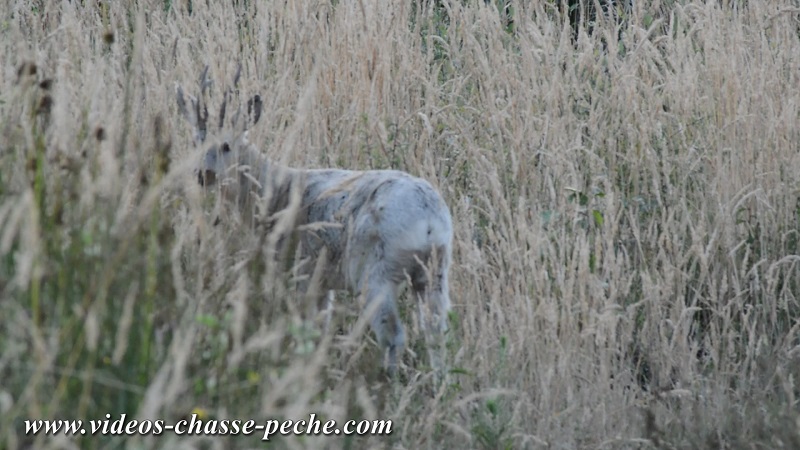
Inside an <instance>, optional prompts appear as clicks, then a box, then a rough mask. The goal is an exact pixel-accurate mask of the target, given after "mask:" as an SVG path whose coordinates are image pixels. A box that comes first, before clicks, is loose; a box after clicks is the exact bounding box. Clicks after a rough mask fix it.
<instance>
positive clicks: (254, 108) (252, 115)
mask: <svg viewBox="0 0 800 450" xmlns="http://www.w3.org/2000/svg"><path fill="white" fill-rule="evenodd" d="M263 107H264V102H262V101H261V96H260V95H258V94H256V95H254V96H252V97H251V98H250V100H248V101H247V115H248V119H250V120H252V121H253V122H252V123H253V124H255V123H257V122H258V119H260V118H261V109H262V108H263Z"/></svg>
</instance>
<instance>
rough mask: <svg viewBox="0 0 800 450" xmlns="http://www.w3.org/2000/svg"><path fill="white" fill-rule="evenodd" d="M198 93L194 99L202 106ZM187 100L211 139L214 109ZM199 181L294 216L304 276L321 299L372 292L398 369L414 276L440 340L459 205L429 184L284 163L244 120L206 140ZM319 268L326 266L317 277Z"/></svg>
mask: <svg viewBox="0 0 800 450" xmlns="http://www.w3.org/2000/svg"><path fill="white" fill-rule="evenodd" d="M191 100H192V104H193V106H194V105H196V104H198V103H197V100H195V99H194V98H192V99H191ZM178 105H179V109H180V111H181V112H182V114H183V115H184V116H185V117H186V118H187V119H188V120H189V122H190V123H191V124H192V125H193V126H194V127H195V129H196V133H195V136H196V137H197V138H199V137H200V136H203V137H202V139H197V140H198V141H199V142H198V144H199V143H200V142H203V141H205V133H204V132H205V119H206V118H207V114H206V116H205V117H203V115H202V113H195V112H194V111H199V110H200V108H198V107H194V109H193V110H190V109H188V108H186V106H185V101H184V100H183V92H182V90H181V89H180V88H178ZM248 106H250V109H251V111H249V112H250V116H251V117H254V118H255V119H254V121H257V120H258V117H260V107H261V101H260V98H258V99H256V98H254V99H251V100H250V102H248ZM253 109H255V110H253ZM237 115H238V114H237ZM198 118H202V119H203V121H202V123H200V122H201V121H200V120H199V119H198ZM200 129H202V130H203V131H204V132H203V133H200V132H199V131H198V130H200ZM199 180H200V182H201V183H202V184H205V185H209V186H210V185H215V184H216V185H218V186H220V188H221V189H222V191H223V194H224V196H225V197H227V199H228V200H230V201H232V202H233V203H235V204H237V205H238V207H239V208H242V209H243V210H250V211H252V210H253V209H255V208H258V207H260V208H259V209H260V210H261V215H262V216H263V217H267V218H271V219H274V220H276V221H277V220H279V219H276V218H278V217H284V218H286V217H287V216H285V214H290V216H289V218H288V222H285V223H288V224H289V226H288V227H286V228H288V231H289V233H291V234H295V235H296V237H297V245H298V247H297V250H298V251H299V252H300V254H301V258H304V259H305V260H306V261H307V263H306V264H305V265H304V266H303V267H305V269H304V272H305V273H304V274H303V275H305V276H306V279H308V280H309V282H307V283H306V285H305V287H304V289H305V290H306V291H313V292H310V293H309V295H312V296H314V297H316V298H317V300H318V301H319V302H322V301H323V300H324V298H326V294H327V298H330V297H331V296H330V295H329V292H328V291H331V290H341V289H347V290H350V291H351V292H353V293H357V294H361V295H363V296H364V299H365V311H368V312H369V313H370V314H371V317H370V318H369V323H370V325H371V329H372V330H373V332H374V333H375V335H376V337H377V340H378V342H379V344H380V345H381V348H382V349H383V350H384V352H385V355H386V356H387V358H388V362H387V363H386V368H387V369H388V371H389V372H390V373H391V374H394V373H395V371H396V368H397V363H398V359H399V357H400V355H401V354H402V351H403V348H404V345H405V331H404V328H403V324H402V323H401V321H400V318H399V316H398V309H397V297H398V290H399V288H400V285H401V284H402V283H403V282H404V281H409V282H410V287H411V290H412V292H413V293H414V294H415V296H416V297H417V298H418V299H420V300H422V301H421V306H427V308H423V309H428V311H427V312H426V311H421V313H422V314H421V316H422V317H424V318H425V319H423V328H424V329H425V330H426V337H428V338H429V339H428V341H429V344H433V343H434V342H431V340H432V339H431V338H435V341H436V343H438V344H441V341H442V339H441V337H442V336H443V333H444V332H445V331H446V330H447V312H448V310H449V309H450V299H449V289H448V271H449V267H450V262H451V253H452V250H451V249H452V238H453V231H452V219H451V216H450V211H449V209H448V207H447V205H446V204H445V202H444V200H443V199H442V196H441V195H440V194H439V192H438V191H437V190H436V189H435V188H434V187H433V186H432V185H431V184H430V183H428V182H427V181H425V180H423V179H420V178H417V177H414V176H411V175H409V174H407V173H405V172H401V171H396V170H370V171H351V170H338V169H308V170H306V169H295V168H289V167H283V166H280V165H278V164H275V163H273V162H272V161H270V160H269V159H267V158H266V157H265V156H264V155H263V154H262V153H261V152H260V151H259V150H258V149H256V148H255V147H254V146H253V145H251V144H250V143H249V142H248V141H247V135H246V132H245V131H244V129H241V130H240V131H239V132H238V133H236V132H235V126H234V132H233V133H228V135H227V137H223V138H222V139H219V140H217V141H216V143H215V144H212V145H210V146H208V147H207V149H206V151H205V155H204V159H203V161H202V168H201V170H200V173H199ZM275 228H276V231H278V232H280V231H281V230H279V229H277V228H278V227H277V226H275ZM318 268H321V270H322V271H321V272H319V273H317V275H316V277H314V272H315V270H317V269H318ZM315 280H316V281H317V282H316V283H315V282H314V281H315ZM315 284H316V285H315ZM429 347H432V345H429ZM429 350H430V351H431V354H430V357H431V359H432V360H431V363H432V365H433V366H434V367H438V366H440V365H441V361H440V360H439V355H438V354H437V353H435V351H434V349H432V348H429ZM439 350H441V349H439Z"/></svg>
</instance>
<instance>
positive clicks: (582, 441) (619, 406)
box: [0, 0, 800, 449]
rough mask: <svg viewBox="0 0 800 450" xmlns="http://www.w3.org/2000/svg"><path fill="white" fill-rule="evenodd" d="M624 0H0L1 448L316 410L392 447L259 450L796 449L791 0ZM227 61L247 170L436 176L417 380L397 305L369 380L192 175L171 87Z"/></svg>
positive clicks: (797, 111)
mask: <svg viewBox="0 0 800 450" xmlns="http://www.w3.org/2000/svg"><path fill="white" fill-rule="evenodd" d="M554 3H555V5H554ZM633 3H635V5H634V8H633V9H631V10H627V11H626V10H620V15H621V16H620V20H619V21H614V20H608V19H603V18H602V17H600V18H597V20H596V21H595V23H594V24H593V32H592V34H588V33H587V28H586V27H581V31H580V32H578V33H577V34H574V33H573V29H572V28H571V27H570V24H569V23H568V22H567V21H566V19H565V17H566V16H564V15H562V13H561V12H562V11H561V10H560V9H559V7H558V3H557V2H548V1H538V2H536V1H532V2H512V3H511V4H510V6H508V7H506V5H505V3H503V2H492V1H489V2H483V1H475V0H464V1H456V0H452V1H451V0H442V1H440V2H433V1H425V0H391V1H380V2H377V1H366V0H338V1H335V0H305V1H271V0H266V1H255V0H253V1H213V2H205V1H197V0H195V1H192V2H187V1H171V2H170V1H162V0H158V1H156V0H149V1H147V0H142V1H139V2H133V1H114V2H93V1H86V2H80V1H71V2H68V1H57V2H44V1H12V0H8V1H5V2H3V6H2V11H0V35H2V43H0V59H1V60H2V71H0V136H2V140H0V295H2V302H0V330H2V331H1V332H0V380H2V382H0V446H1V447H4V448H106V447H116V448H120V447H126V448H250V447H257V446H260V445H262V443H261V442H259V440H258V439H259V437H260V436H255V435H254V436H249V437H245V436H239V437H233V438H232V437H201V436H176V435H174V434H171V433H166V434H164V435H162V436H149V437H127V438H125V437H112V436H95V437H89V436H83V437H65V436H56V437H45V436H39V437H36V438H34V437H31V436H25V435H24V426H23V420H24V419H31V418H54V419H84V420H90V419H102V418H104V417H105V414H107V413H111V414H112V419H115V418H117V417H118V416H119V415H120V414H123V413H125V414H127V415H128V417H129V418H138V419H144V418H149V419H165V420H167V421H168V423H174V421H176V420H179V419H180V418H184V417H188V416H189V415H190V414H192V412H195V413H199V414H200V415H201V416H202V417H204V418H217V419H224V418H227V419H245V420H246V419H249V418H254V419H256V420H259V421H263V420H266V419H271V418H287V419H299V418H305V417H306V416H307V415H308V414H309V413H312V412H313V413H316V414H317V415H318V416H320V417H323V418H326V419H327V418H332V419H337V420H339V421H340V423H341V422H343V421H344V420H347V419H361V418H368V419H379V418H380V419H392V420H393V421H394V422H393V433H392V434H391V435H390V436H372V437H343V436H339V437H324V436H299V437H297V436H287V437H277V438H274V439H273V441H272V445H273V446H274V447H278V448H323V447H326V448H362V447H370V448H374V447H378V448H380V447H393V448H564V449H571V448H587V449H589V448H591V449H597V448H800V406H798V396H800V388H799V387H798V375H800V335H799V334H798V329H800V322H799V321H798V318H800V303H799V300H798V297H799V296H800V280H798V276H799V275H800V274H798V264H799V263H800V256H798V253H800V251H798V242H800V236H798V223H799V222H800V200H799V197H798V194H800V190H799V189H800V184H798V183H799V182H800V176H799V175H798V174H800V152H798V150H800V148H798V143H800V22H799V21H798V20H799V19H798V17H800V9H799V6H800V5H798V4H797V2H796V1H788V0H777V1H767V0H763V1H762V0H753V1H748V2H740V1H736V2H733V1H719V2H717V1H708V2H702V1H690V0H685V1H678V0H661V1H659V0H651V1H641V2H640V1H635V2H633ZM584 25H587V24H584ZM573 38H574V40H573ZM239 63H241V65H242V79H241V82H240V83H239V86H238V89H239V97H236V98H240V99H246V98H248V97H249V96H250V95H252V94H254V93H260V94H261V95H262V98H263V100H264V102H265V105H264V116H263V117H262V118H261V120H260V122H259V123H258V124H257V125H256V126H255V127H254V128H253V129H252V130H251V141H253V142H256V143H258V144H259V145H260V148H262V149H263V151H264V152H265V153H266V154H268V155H269V156H271V157H272V158H274V159H276V160H279V161H282V162H284V163H287V164H292V165H296V166H300V167H326V166H334V167H340V168H351V169H371V168H374V169H377V168H395V169H401V170H405V171H408V172H410V173H412V174H414V175H418V176H422V177H425V178H427V179H429V180H431V182H432V183H433V184H434V185H436V186H437V187H438V188H439V189H440V190H441V191H442V193H443V195H444V197H445V199H446V200H447V202H448V204H449V205H450V208H451V211H452V214H453V217H454V222H455V223H454V226H455V245H454V264H453V267H452V272H451V276H452V278H451V280H452V282H451V298H452V300H453V304H454V310H453V314H452V315H451V317H450V324H451V330H450V331H449V335H448V360H449V364H450V369H451V370H450V372H449V374H448V376H447V377H446V378H445V379H444V380H442V381H441V382H438V381H437V380H436V378H435V377H434V376H433V373H432V372H431V370H430V368H429V367H427V365H426V364H427V362H426V361H427V359H426V357H425V351H424V346H423V337H422V335H421V333H420V332H419V330H418V328H417V326H416V325H415V317H416V308H415V305H414V303H413V302H412V301H411V300H410V299H407V298H404V302H403V307H402V311H403V317H404V322H405V323H406V324H407V326H408V335H409V345H408V350H407V351H406V353H405V355H404V358H403V363H404V364H403V367H402V370H401V375H400V378H399V379H398V380H396V381H391V380H389V379H387V378H386V376H385V375H384V374H383V372H382V371H381V369H380V367H379V363H378V360H379V355H378V352H377V346H376V345H375V343H374V341H373V340H372V336H371V334H369V333H368V332H366V333H364V332H362V331H363V330H362V328H363V327H361V323H360V322H359V321H358V320H357V318H358V312H359V308H358V300H357V299H355V298H352V297H351V296H348V295H345V294H343V293H340V294H338V296H337V304H336V305H337V310H336V320H335V326H334V327H333V330H332V332H331V333H330V334H329V335H326V336H323V335H322V333H321V330H320V329H319V328H318V327H315V326H314V324H313V323H310V322H308V321H303V320H302V319H301V314H300V308H299V307H298V306H297V304H296V302H295V295H294V292H293V290H292V285H291V283H290V282H288V281H287V277H286V276H284V275H283V274H282V273H280V272H276V271H274V270H268V269H269V268H270V267H273V265H271V264H270V262H269V261H268V260H267V259H266V258H265V256H264V255H265V254H266V252H265V250H264V248H263V247H264V246H263V245H259V242H262V243H263V241H260V240H259V239H258V236H257V233H256V232H254V231H253V230H250V229H247V228H244V227H242V226H240V225H238V224H237V223H236V221H234V220H226V218H227V216H226V215H225V214H222V210H221V209H220V208H218V205H216V203H215V201H214V199H213V196H206V195H204V194H203V192H202V191H201V189H200V187H199V186H197V183H196V177H195V176H194V173H193V172H192V171H193V169H194V168H195V167H196V165H195V164H196V161H197V159H196V156H197V155H198V153H199V151H201V150H200V149H196V148H195V147H194V145H193V142H192V133H191V130H190V127H189V126H188V124H186V123H185V121H183V120H182V118H181V117H180V116H179V114H178V112H177V108H176V104H175V86H176V83H180V84H182V85H183V86H184V87H185V88H186V89H187V91H190V92H193V93H195V94H196V93H197V85H198V77H199V74H200V72H201V71H202V69H203V67H204V66H205V65H208V66H209V74H210V76H211V78H212V79H213V80H214V85H213V86H212V88H211V90H210V92H209V94H210V95H209V103H210V104H211V105H218V104H219V103H220V101H221V99H222V93H223V89H225V87H226V86H227V84H229V83H230V81H231V80H232V78H233V75H234V73H235V71H236V67H237V64H239ZM239 101H241V100H239ZM210 112H211V117H212V119H211V120H212V121H214V120H215V119H214V117H215V115H216V113H217V109H216V107H214V108H211V109H210ZM218 214H221V215H220V223H219V224H218V225H216V226H215V225H214V223H215V219H216V217H217V215H218Z"/></svg>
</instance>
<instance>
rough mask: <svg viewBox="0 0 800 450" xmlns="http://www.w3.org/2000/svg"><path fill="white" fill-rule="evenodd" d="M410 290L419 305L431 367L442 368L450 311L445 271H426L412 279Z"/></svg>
mask: <svg viewBox="0 0 800 450" xmlns="http://www.w3.org/2000/svg"><path fill="white" fill-rule="evenodd" d="M412 290H413V291H414V295H415V296H416V298H417V300H418V302H419V307H420V314H419V315H420V321H421V324H420V325H421V328H422V330H423V332H424V333H425V343H426V346H427V350H428V358H429V360H430V364H431V367H432V368H433V369H435V370H441V369H443V368H444V355H445V353H446V349H445V333H446V332H447V314H448V312H449V311H450V296H449V289H448V284H447V273H446V272H441V273H433V274H430V273H426V274H425V275H420V276H419V277H416V278H415V279H412Z"/></svg>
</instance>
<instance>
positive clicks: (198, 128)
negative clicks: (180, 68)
mask: <svg viewBox="0 0 800 450" xmlns="http://www.w3.org/2000/svg"><path fill="white" fill-rule="evenodd" d="M175 90H176V100H177V102H178V112H180V113H181V115H182V116H183V117H184V118H185V119H186V121H187V122H189V124H190V125H191V126H192V127H194V132H195V138H196V139H198V140H199V141H200V142H203V141H204V140H205V139H206V119H208V110H207V109H206V107H205V105H202V106H201V105H200V102H199V100H197V98H195V97H193V96H191V95H188V94H186V95H185V96H184V93H183V88H181V86H180V85H177V87H176V88H175ZM186 97H188V98H189V103H190V105H187V104H186Z"/></svg>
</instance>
